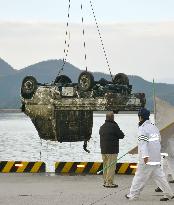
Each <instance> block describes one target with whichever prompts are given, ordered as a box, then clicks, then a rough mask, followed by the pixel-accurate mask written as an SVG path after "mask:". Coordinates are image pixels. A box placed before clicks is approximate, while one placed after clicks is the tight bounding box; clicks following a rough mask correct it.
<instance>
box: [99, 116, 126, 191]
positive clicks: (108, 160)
mask: <svg viewBox="0 0 174 205" xmlns="http://www.w3.org/2000/svg"><path fill="white" fill-rule="evenodd" d="M99 134H100V147H101V154H102V159H103V169H104V170H103V179H104V185H103V186H104V187H111V188H113V187H118V185H116V184H114V175H115V168H116V161H117V155H118V153H119V139H123V138H124V133H123V132H122V131H121V130H120V128H119V126H118V124H117V123H116V122H115V121H114V113H113V112H109V113H107V114H106V121H105V123H104V124H103V125H102V126H101V127H100V131H99ZM110 164H112V165H111V166H110Z"/></svg>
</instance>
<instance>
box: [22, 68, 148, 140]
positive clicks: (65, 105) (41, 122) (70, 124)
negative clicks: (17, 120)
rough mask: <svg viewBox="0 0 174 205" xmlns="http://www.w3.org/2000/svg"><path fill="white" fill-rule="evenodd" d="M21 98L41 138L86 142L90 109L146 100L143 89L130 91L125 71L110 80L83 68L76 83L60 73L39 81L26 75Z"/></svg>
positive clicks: (126, 107) (122, 107)
mask: <svg viewBox="0 0 174 205" xmlns="http://www.w3.org/2000/svg"><path fill="white" fill-rule="evenodd" d="M21 102H22V110H23V112H24V113H25V114H26V115H28V116H29V117H30V118H31V120H32V122H33V124H34V125H35V127H36V129H37V131H38V134H39V136H40V138H42V139H45V140H54V141H59V142H76V141H84V142H87V141H88V140H89V139H90V138H91V134H92V127H93V111H114V112H118V111H137V110H139V109H140V107H144V105H145V102H146V100H145V94H144V93H132V85H129V79H128V77H127V76H126V75H125V74H122V73H119V74H117V75H116V76H115V77H114V79H113V80H112V81H107V80H105V79H100V80H99V81H94V77H93V75H92V74H91V73H89V72H86V71H84V72H82V73H81V74H80V76H79V79H78V83H72V81H71V79H70V78H69V77H68V76H65V75H61V76H58V77H57V78H56V80H55V82H54V83H52V84H40V83H38V82H37V80H36V79H35V78H34V77H33V76H27V77H25V78H24V80H23V82H22V86H21Z"/></svg>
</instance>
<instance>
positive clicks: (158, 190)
mask: <svg viewBox="0 0 174 205" xmlns="http://www.w3.org/2000/svg"><path fill="white" fill-rule="evenodd" d="M155 192H163V191H162V190H161V189H160V188H159V187H158V188H156V189H155Z"/></svg>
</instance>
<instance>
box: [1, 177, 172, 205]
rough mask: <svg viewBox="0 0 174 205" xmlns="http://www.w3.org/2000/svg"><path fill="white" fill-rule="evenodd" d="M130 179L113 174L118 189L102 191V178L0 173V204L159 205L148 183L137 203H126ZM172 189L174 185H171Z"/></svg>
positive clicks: (151, 185)
mask: <svg viewBox="0 0 174 205" xmlns="http://www.w3.org/2000/svg"><path fill="white" fill-rule="evenodd" d="M132 178H133V176H128V175H116V176H115V179H116V183H117V184H118V185H119V187H118V188H104V187H103V186H102V182H103V180H102V176H101V175H100V176H94V175H86V176H68V175H67V176H65V175H64V176H60V175H54V174H17V173H14V174H13V173H11V174H2V173H1V174H0V205H7V204H8V205H59V204H60V205H117V204H118V205H125V204H131V205H134V204H140V205H148V204H153V205H159V204H174V200H172V201H168V202H160V201H159V199H160V198H161V196H162V194H161V193H155V192H154V189H155V188H156V185H155V184H154V183H153V182H152V181H150V182H149V183H148V184H147V186H146V187H145V189H144V190H143V192H142V194H141V197H140V199H139V200H138V201H128V200H127V199H126V198H125V194H126V193H128V190H129V187H130V185H131V182H132ZM171 186H172V189H173V190H174V184H171Z"/></svg>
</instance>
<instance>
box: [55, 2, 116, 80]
mask: <svg viewBox="0 0 174 205" xmlns="http://www.w3.org/2000/svg"><path fill="white" fill-rule="evenodd" d="M68 1H69V5H68V16H67V17H68V19H67V23H66V32H65V48H64V55H65V57H64V58H63V65H62V67H61V69H60V70H59V73H58V76H59V75H60V73H61V72H62V71H63V69H64V66H65V64H66V61H67V57H68V53H69V48H70V32H69V20H70V8H71V0H68ZM89 3H90V7H91V10H92V14H93V17H94V21H95V24H96V27H97V31H98V35H99V39H100V42H101V45H102V50H103V52H104V56H105V60H106V64H107V67H108V70H109V73H110V76H111V79H112V81H113V75H112V72H111V67H110V64H109V60H108V56H107V53H106V49H105V46H104V41H103V38H102V35H101V31H100V28H99V24H98V21H97V18H96V14H95V11H94V5H93V2H92V0H89ZM81 12H82V13H83V5H82V4H81ZM83 23H84V18H83V15H82V24H83ZM82 33H83V38H84V43H83V45H84V50H85V62H86V60H87V55H86V42H85V31H84V27H83V30H82ZM86 71H87V65H86Z"/></svg>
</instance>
